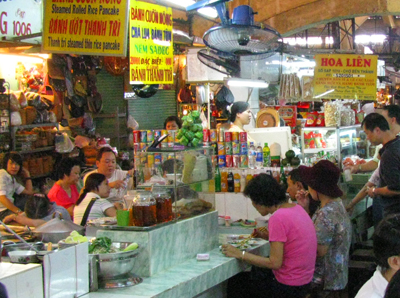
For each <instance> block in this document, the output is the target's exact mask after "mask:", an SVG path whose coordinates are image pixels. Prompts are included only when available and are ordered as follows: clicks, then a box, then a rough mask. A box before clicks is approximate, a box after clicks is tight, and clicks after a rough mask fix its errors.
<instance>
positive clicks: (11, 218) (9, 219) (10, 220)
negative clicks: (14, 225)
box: [3, 214, 16, 224]
mask: <svg viewBox="0 0 400 298" xmlns="http://www.w3.org/2000/svg"><path fill="white" fill-rule="evenodd" d="M15 217H16V214H10V215H7V216H6V217H4V219H3V222H4V223H5V224H8V223H10V222H12V221H14V220H15Z"/></svg>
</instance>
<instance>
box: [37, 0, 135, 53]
mask: <svg viewBox="0 0 400 298" xmlns="http://www.w3.org/2000/svg"><path fill="white" fill-rule="evenodd" d="M128 4H129V0H46V1H45V2H44V18H43V41H42V50H43V51H44V52H50V53H65V54H69V53H71V54H82V55H98V56H124V57H125V56H126V54H127V38H126V34H127V32H126V31H127V26H126V22H127V18H128V15H127V13H128Z"/></svg>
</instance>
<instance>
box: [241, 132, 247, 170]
mask: <svg viewBox="0 0 400 298" xmlns="http://www.w3.org/2000/svg"><path fill="white" fill-rule="evenodd" d="M239 141H240V165H239V167H240V168H247V167H248V166H249V159H248V145H247V132H245V131H242V132H240V133H239Z"/></svg>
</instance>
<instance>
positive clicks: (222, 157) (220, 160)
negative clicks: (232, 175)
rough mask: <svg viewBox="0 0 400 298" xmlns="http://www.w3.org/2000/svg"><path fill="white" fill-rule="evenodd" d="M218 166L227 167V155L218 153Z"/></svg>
mask: <svg viewBox="0 0 400 298" xmlns="http://www.w3.org/2000/svg"><path fill="white" fill-rule="evenodd" d="M218 166H219V167H220V168H225V155H218Z"/></svg>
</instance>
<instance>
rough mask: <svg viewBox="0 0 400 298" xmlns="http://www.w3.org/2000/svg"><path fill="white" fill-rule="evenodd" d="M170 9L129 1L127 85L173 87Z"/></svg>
mask: <svg viewBox="0 0 400 298" xmlns="http://www.w3.org/2000/svg"><path fill="white" fill-rule="evenodd" d="M172 22H173V20H172V8H167V7H164V6H160V5H155V4H150V3H146V2H140V1H134V0H131V7H130V14H129V62H130V67H129V70H130V71H129V81H130V84H172V83H173V80H174V79H173V60H174V50H173V40H172Z"/></svg>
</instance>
